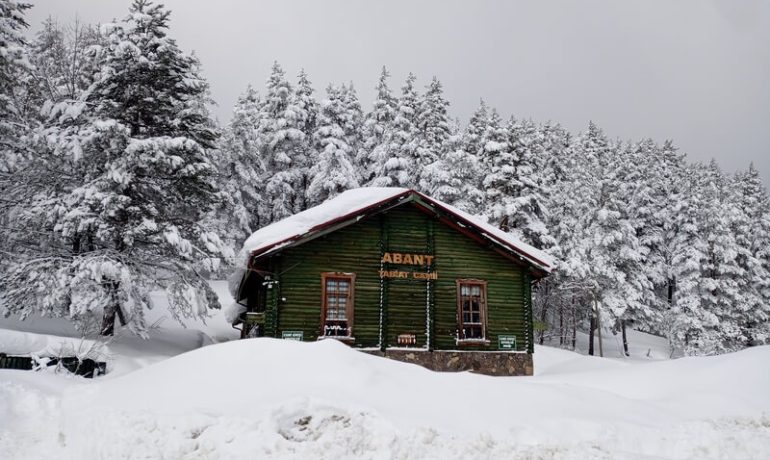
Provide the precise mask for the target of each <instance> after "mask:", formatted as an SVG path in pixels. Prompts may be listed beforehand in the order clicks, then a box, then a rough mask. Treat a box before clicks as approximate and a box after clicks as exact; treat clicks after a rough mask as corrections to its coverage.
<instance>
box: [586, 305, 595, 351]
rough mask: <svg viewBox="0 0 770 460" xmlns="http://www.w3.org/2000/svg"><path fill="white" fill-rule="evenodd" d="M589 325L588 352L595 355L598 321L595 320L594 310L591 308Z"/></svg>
mask: <svg viewBox="0 0 770 460" xmlns="http://www.w3.org/2000/svg"><path fill="white" fill-rule="evenodd" d="M589 323H590V325H589V327H588V354H589V355H591V356H593V355H594V329H595V328H596V321H595V320H594V311H593V309H591V317H590V320H589Z"/></svg>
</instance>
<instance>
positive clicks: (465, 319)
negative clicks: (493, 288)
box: [457, 279, 487, 341]
mask: <svg viewBox="0 0 770 460" xmlns="http://www.w3.org/2000/svg"><path fill="white" fill-rule="evenodd" d="M457 327H458V332H459V337H458V340H460V341H485V340H486V338H487V282H486V281H483V280H475V279H462V280H457Z"/></svg>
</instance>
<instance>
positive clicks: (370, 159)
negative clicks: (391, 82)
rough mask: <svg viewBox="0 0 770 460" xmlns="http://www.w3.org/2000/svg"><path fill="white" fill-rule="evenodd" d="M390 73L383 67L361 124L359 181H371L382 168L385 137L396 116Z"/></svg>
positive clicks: (358, 163)
mask: <svg viewBox="0 0 770 460" xmlns="http://www.w3.org/2000/svg"><path fill="white" fill-rule="evenodd" d="M389 77H390V73H388V70H387V69H386V68H385V67H383V68H382V72H381V73H380V79H379V81H378V82H377V88H376V89H377V97H376V98H375V100H374V106H373V108H372V111H371V112H369V113H368V114H367V115H366V119H365V120H364V125H363V141H362V142H363V145H362V148H361V149H359V150H358V152H357V154H356V164H357V165H359V169H360V171H361V172H360V176H361V182H362V183H364V184H369V183H371V182H372V181H373V180H374V179H375V178H376V176H377V174H378V173H380V172H381V171H383V170H384V163H385V161H386V159H387V154H386V152H387V145H386V139H387V137H388V136H389V133H390V130H392V129H393V120H394V119H395V116H396V101H395V99H394V98H393V96H392V94H391V91H390V88H389V87H388V78H389Z"/></svg>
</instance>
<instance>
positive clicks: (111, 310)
mask: <svg viewBox="0 0 770 460" xmlns="http://www.w3.org/2000/svg"><path fill="white" fill-rule="evenodd" d="M117 314H118V309H117V308H116V306H115V305H114V304H113V305H109V306H107V307H106V308H105V309H104V316H103V317H102V330H101V332H99V335H104V336H108V335H115V317H116V316H117Z"/></svg>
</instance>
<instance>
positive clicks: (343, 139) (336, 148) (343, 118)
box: [308, 85, 358, 205]
mask: <svg viewBox="0 0 770 460" xmlns="http://www.w3.org/2000/svg"><path fill="white" fill-rule="evenodd" d="M345 92H346V90H345V89H342V88H337V87H334V86H333V85H329V87H328V88H327V89H326V93H327V100H325V101H324V102H323V104H322V105H321V111H320V112H319V115H318V128H317V129H316V132H315V136H314V138H315V144H316V149H317V150H318V152H319V159H318V163H317V164H316V165H315V166H314V167H313V169H312V172H311V178H312V179H311V181H310V186H309V187H308V201H309V202H310V203H312V204H314V205H315V204H318V203H321V202H323V201H325V200H327V199H329V198H332V197H334V196H336V195H338V194H339V193H341V192H343V191H345V190H347V189H350V188H355V187H358V181H357V179H356V176H357V174H356V171H355V168H354V167H353V164H352V162H351V159H352V153H353V149H352V148H351V147H350V145H349V144H348V135H347V134H346V132H345V125H346V123H348V122H349V120H350V118H351V116H353V114H351V106H350V101H349V96H347V95H346V94H345Z"/></svg>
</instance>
